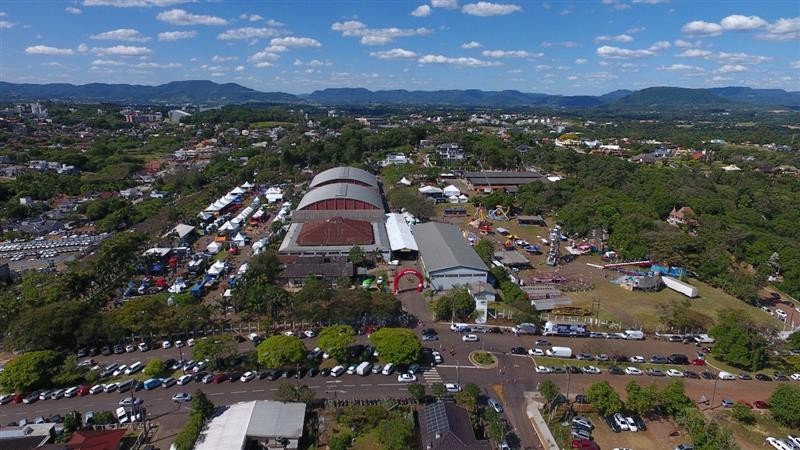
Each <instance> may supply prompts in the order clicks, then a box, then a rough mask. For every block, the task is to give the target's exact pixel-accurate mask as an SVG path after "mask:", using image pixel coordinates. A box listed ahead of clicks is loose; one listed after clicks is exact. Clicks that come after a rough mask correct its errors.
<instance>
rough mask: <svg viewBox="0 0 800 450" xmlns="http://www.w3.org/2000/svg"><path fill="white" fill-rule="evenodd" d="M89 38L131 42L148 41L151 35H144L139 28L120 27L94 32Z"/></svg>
mask: <svg viewBox="0 0 800 450" xmlns="http://www.w3.org/2000/svg"><path fill="white" fill-rule="evenodd" d="M89 39H95V40H98V41H130V42H147V41H149V40H150V38H149V37H147V36H144V35H142V33H140V32H139V30H134V29H133V28H119V29H117V30H111V31H105V32H103V33H98V34H93V35H91V36H89Z"/></svg>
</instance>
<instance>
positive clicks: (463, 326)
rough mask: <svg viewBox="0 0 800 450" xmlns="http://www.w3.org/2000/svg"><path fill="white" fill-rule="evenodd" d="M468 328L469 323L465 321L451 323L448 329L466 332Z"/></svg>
mask: <svg viewBox="0 0 800 450" xmlns="http://www.w3.org/2000/svg"><path fill="white" fill-rule="evenodd" d="M469 330H470V328H469V324H466V323H451V324H450V331H455V332H456V333H466V332H468V331H469Z"/></svg>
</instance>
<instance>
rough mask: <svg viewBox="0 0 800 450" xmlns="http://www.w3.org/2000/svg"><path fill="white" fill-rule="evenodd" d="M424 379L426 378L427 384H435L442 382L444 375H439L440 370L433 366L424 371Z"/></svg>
mask: <svg viewBox="0 0 800 450" xmlns="http://www.w3.org/2000/svg"><path fill="white" fill-rule="evenodd" d="M422 379H423V380H425V383H426V384H434V383H441V382H442V377H441V375H439V371H438V370H436V367H432V368H430V369H428V370H426V371H425V372H422Z"/></svg>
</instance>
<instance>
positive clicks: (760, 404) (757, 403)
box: [753, 400, 769, 409]
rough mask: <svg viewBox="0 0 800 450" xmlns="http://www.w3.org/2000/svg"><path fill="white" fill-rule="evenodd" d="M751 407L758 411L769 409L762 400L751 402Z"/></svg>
mask: <svg viewBox="0 0 800 450" xmlns="http://www.w3.org/2000/svg"><path fill="white" fill-rule="evenodd" d="M753 406H754V407H756V408H758V409H768V408H769V403H767V402H765V401H762V400H756V401H754V402H753Z"/></svg>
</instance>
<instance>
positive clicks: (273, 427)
mask: <svg viewBox="0 0 800 450" xmlns="http://www.w3.org/2000/svg"><path fill="white" fill-rule="evenodd" d="M305 416H306V405H305V403H283V402H276V401H271V400H257V401H252V402H243V403H235V404H233V405H230V406H228V408H227V409H226V410H225V411H224V412H223V413H222V414H220V415H219V416H217V417H214V419H212V420H211V421H210V422H209V423H208V425H207V427H206V429H205V430H204V431H203V432H202V433H201V434H200V438H199V439H198V440H197V444H196V445H195V446H194V449H195V450H243V449H245V448H248V444H249V443H250V442H252V441H256V442H258V443H259V444H260V446H259V447H263V448H273V447H272V446H275V445H277V444H279V441H278V439H280V440H285V441H284V444H285V445H281V446H280V447H277V448H284V449H296V448H297V446H298V441H299V440H300V437H301V436H302V435H303V423H304V422H305Z"/></svg>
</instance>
